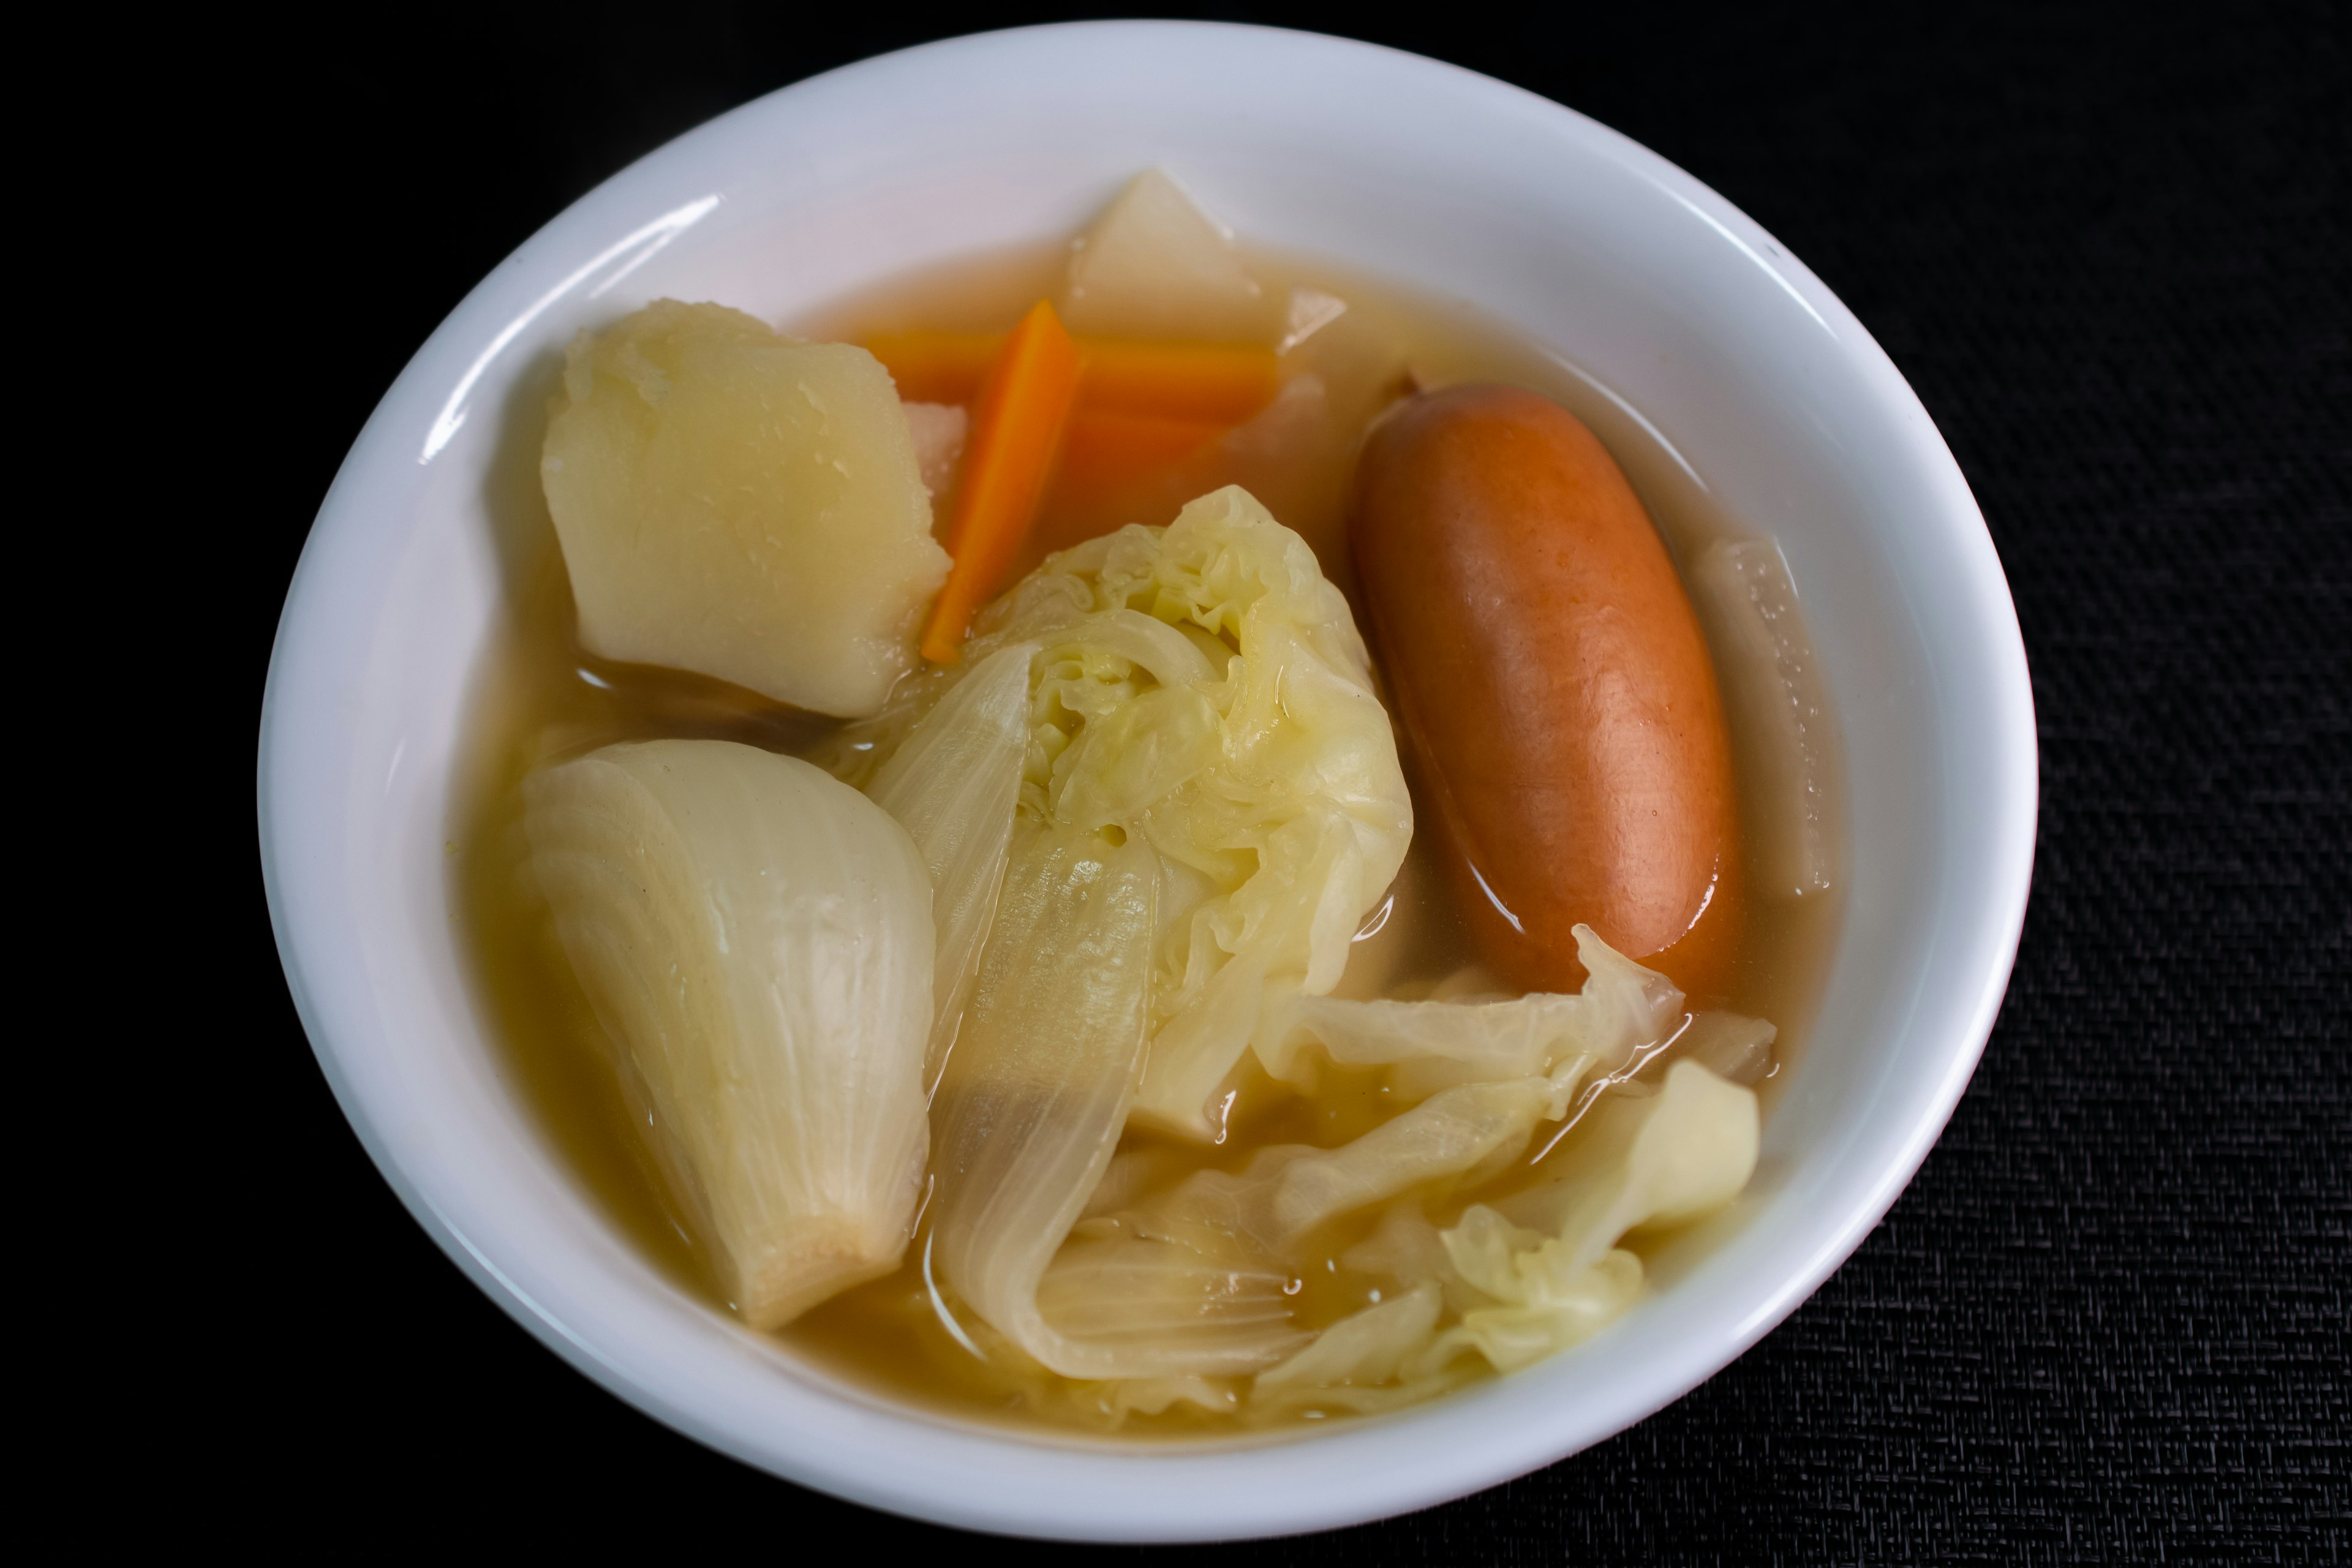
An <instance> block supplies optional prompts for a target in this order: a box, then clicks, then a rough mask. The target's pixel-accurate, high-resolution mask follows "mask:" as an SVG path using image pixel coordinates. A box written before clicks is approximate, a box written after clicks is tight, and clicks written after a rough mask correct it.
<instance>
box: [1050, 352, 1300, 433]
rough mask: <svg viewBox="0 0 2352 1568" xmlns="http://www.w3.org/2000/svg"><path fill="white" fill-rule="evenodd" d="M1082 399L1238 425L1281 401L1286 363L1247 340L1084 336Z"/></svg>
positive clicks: (1125, 410) (1094, 405)
mask: <svg viewBox="0 0 2352 1568" xmlns="http://www.w3.org/2000/svg"><path fill="white" fill-rule="evenodd" d="M1079 347H1080V349H1081V350H1082V351H1083V352H1084V353H1085V355H1086V374H1085V375H1084V376H1083V377H1082V378H1081V379H1080V380H1079V382H1078V402H1079V404H1080V405H1083V406H1085V407H1087V408H1090V409H1103V410H1108V411H1114V412H1118V413H1121V414H1149V415H1152V416H1157V417H1159V418H1161V419H1184V420H1192V421H1195V422H1198V423H1202V424H1209V425H1238V424H1240V423H1241V422H1242V421H1243V420H1244V419H1246V418H1248V417H1249V416H1251V415H1253V414H1255V413H1256V412H1257V411H1258V410H1259V409H1261V408H1263V407H1265V405H1267V404H1268V403H1270V402H1272V401H1273V400H1274V388H1275V380H1276V375H1277V374H1278V372H1279V368H1280V362H1279V361H1277V360H1276V358H1275V355H1274V351H1273V350H1272V349H1265V348H1257V347H1254V346H1252V345H1250V344H1247V343H1158V342H1123V341H1113V340H1109V339H1103V338H1082V339H1080V340H1079Z"/></svg>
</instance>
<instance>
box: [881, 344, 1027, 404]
mask: <svg viewBox="0 0 2352 1568" xmlns="http://www.w3.org/2000/svg"><path fill="white" fill-rule="evenodd" d="M1003 346H1004V334H1003V333H1002V332H886V333H883V334H882V335H880V336H878V337H872V338H868V339H866V352H867V353H870V354H872V355H873V356H874V357H875V358H876V359H878V360H880V361H881V362H882V368H883V369H885V370H887V371H888V372H889V373H890V379H891V380H892V381H895V382H897V383H898V395H899V396H900V397H901V398H903V399H905V400H906V401H907V402H908V403H970V402H971V400H972V399H973V398H974V397H976V396H978V395H980V384H981V383H982V381H984V380H986V379H987V377H988V367H989V365H990V364H991V363H993V362H994V361H995V359H996V352H997V350H999V349H1000V348H1002V347H1003Z"/></svg>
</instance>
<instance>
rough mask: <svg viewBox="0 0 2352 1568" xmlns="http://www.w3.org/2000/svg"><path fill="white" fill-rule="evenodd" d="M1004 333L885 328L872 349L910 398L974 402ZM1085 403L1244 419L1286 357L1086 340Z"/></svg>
mask: <svg viewBox="0 0 2352 1568" xmlns="http://www.w3.org/2000/svg"><path fill="white" fill-rule="evenodd" d="M1003 341H1004V340H1003V338H1001V337H997V336H993V335H991V334H987V333H981V332H886V333H883V334H881V335H879V336H877V337H872V338H868V339H867V340H866V349H867V351H868V352H869V353H872V354H873V355H874V357H875V358H876V359H878V360H880V361H881V362H882V365H883V368H884V369H886V370H887V371H888V372H889V373H890V378H891V379H892V380H893V381H895V382H897V383H898V395H899V396H900V397H903V398H905V399H906V400H907V401H908V402H909V403H970V402H971V400H972V399H973V398H974V397H975V396H977V395H979V392H980V385H981V382H982V379H983V378H984V377H985V376H986V375H987V374H988V367H989V365H990V364H991V363H992V362H993V361H994V359H995V356H996V352H997V350H998V348H999V347H1000V346H1001V345H1002V344H1003ZM1075 341H1076V342H1077V345H1078V350H1079V353H1080V356H1081V358H1082V360H1083V362H1084V367H1083V371H1082V374H1081V375H1080V378H1079V382H1078V403H1079V405H1081V406H1082V407H1086V408H1098V409H1104V410H1108V411H1111V412H1116V413H1121V414H1146V415H1150V416H1155V417H1157V418H1161V419H1183V420H1191V421H1194V422H1197V423H1202V424H1210V425H1238V424H1240V423H1241V422H1242V421H1243V420H1244V419H1246V418H1248V417H1249V416H1251V415H1253V414H1255V413H1256V412H1257V411H1258V410H1259V409H1261V408H1263V407H1265V405H1266V404H1267V403H1269V402H1271V401H1272V400H1273V397H1274V390H1275V383H1276V378H1277V375H1278V373H1279V369H1280V363H1281V362H1280V361H1278V360H1277V359H1276V357H1275V354H1274V351H1273V350H1271V349H1267V348H1261V347H1257V346H1255V345H1254V344H1250V343H1160V342H1124V341H1117V340H1111V339H1102V338H1079V339H1076V340H1075Z"/></svg>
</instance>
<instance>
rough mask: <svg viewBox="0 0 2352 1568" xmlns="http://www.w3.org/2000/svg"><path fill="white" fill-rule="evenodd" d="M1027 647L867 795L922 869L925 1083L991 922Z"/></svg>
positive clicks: (965, 689)
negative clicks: (933, 943)
mask: <svg viewBox="0 0 2352 1568" xmlns="http://www.w3.org/2000/svg"><path fill="white" fill-rule="evenodd" d="M1155 624H1157V623H1155ZM1035 651H1036V647H1035V645H1034V644H1032V643H1016V644H1014V645H1013V647H1008V648H1003V649H1000V650H999V651H997V652H995V653H992V654H991V655H989V656H988V658H985V659H983V660H982V661H981V663H980V664H979V665H978V666H977V667H975V668H973V670H972V671H971V674H970V675H968V676H966V677H964V679H962V680H961V681H959V682H957V684H956V686H955V687H954V689H952V690H950V692H949V693H948V694H947V696H945V697H944V698H942V699H940V705H939V706H938V707H937V708H935V709H933V710H931V712H930V714H929V717H927V718H926V719H925V720H924V721H923V722H922V724H921V725H920V726H919V728H917V730H916V731H915V732H914V733H913V734H912V735H911V736H909V737H908V740H907V742H906V743H905V744H904V745H902V746H900V747H899V748H898V752H896V753H895V754H893V755H892V757H891V758H890V760H889V761H888V762H887V763H883V764H882V769H881V771H880V772H879V773H877V774H876V775H875V777H874V783H873V784H872V785H871V786H869V788H868V790H867V794H869V795H871V796H872V797H873V799H874V802H875V804H876V805H879V806H881V807H882V809H883V810H885V811H887V812H888V813H889V814H890V815H891V816H895V817H897V818H898V823H899V826H903V827H904V828H906V830H907V831H908V834H909V835H911V836H912V837H913V838H914V840H915V847H916V849H917V850H919V852H920V853H921V855H922V857H923V863H924V864H925V865H926V866H927V867H928V868H929V870H930V877H931V889H932V904H931V913H932V917H933V920H934V922H935V923H936V925H937V927H938V931H939V963H938V966H937V969H936V972H935V975H934V979H933V985H932V989H933V1003H934V1006H935V1013H934V1016H933V1020H932V1024H931V1031H930V1044H929V1047H928V1049H927V1050H926V1052H925V1054H924V1059H923V1073H924V1083H925V1084H926V1085H927V1086H928V1085H929V1084H930V1083H931V1082H932V1081H934V1080H935V1079H937V1077H938V1075H939V1070H940V1063H941V1062H943V1061H945V1060H946V1059H947V1053H948V1050H949V1047H951V1046H953V1045H954V1043H955V1037H956V1026H957V1023H958V1021H959V1020H960V1019H961V1017H962V1016H963V1009H964V1004H965V1002H966V1001H967V1000H969V998H970V997H971V984H972V979H973V976H974V975H975V974H977V973H978V972H979V969H980V954H981V950H982V947H984V946H985V945H986V944H987V942H988V929H989V924H990V922H991V921H993V920H994V919H995V918H996V896H997V889H999V887H1001V886H1002V885H1003V881H1004V857H1005V853H1006V849H1007V847H1008V846H1009V845H1010V844H1011V843H1012V841H1013V806H1014V805H1015V804H1016V803H1018V801H1019V800H1020V798H1021V760H1022V758H1023V757H1024V756H1025V755H1026V754H1027V752H1028V750H1029V658H1030V655H1031V654H1033V653H1034V652H1035ZM1186 651H1187V652H1190V651H1191V650H1190V649H1189V648H1188V649H1187V650H1186Z"/></svg>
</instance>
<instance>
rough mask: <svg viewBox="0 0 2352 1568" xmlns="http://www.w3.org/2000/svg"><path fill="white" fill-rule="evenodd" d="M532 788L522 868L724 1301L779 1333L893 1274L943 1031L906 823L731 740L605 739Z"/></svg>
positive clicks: (919, 868)
mask: <svg viewBox="0 0 2352 1568" xmlns="http://www.w3.org/2000/svg"><path fill="white" fill-rule="evenodd" d="M528 793H529V807H528V811H527V813H526V816H525V817H524V826H525V829H526V831H527V832H528V833H529V835H530V846H531V859H530V867H531V873H532V875H533V876H535V877H536V878H537V879H538V881H539V884H540V886H541V888H542V889H544V890H545V892H546V895H547V899H548V901H549V903H550V905H551V907H552V908H553V910H554V914H555V922H556V928H557V930H558V931H559V932H561V934H562V941H563V950H564V952H565V953H566V954H567V955H568V956H569V957H570V959H571V961H572V970H573V972H574V973H577V974H578V975H579V977H580V983H581V985H582V986H583V989H585V990H586V992H587V994H588V998H589V1001H590V1003H591V1004H592V1005H593V1006H594V1007H595V1009H596V1016H597V1018H598V1019H599V1021H600V1022H602V1023H603V1025H604V1030H605V1033H606V1035H607V1036H608V1037H609V1038H610V1039H611V1041H612V1043H613V1045H614V1047H615V1049H616V1052H617V1059H616V1061H615V1063H614V1066H615V1067H616V1068H618V1069H619V1071H620V1074H621V1078H622V1081H623V1082H624V1083H625V1084H626V1085H628V1086H629V1088H630V1089H631V1090H632V1093H631V1098H632V1100H634V1101H635V1103H636V1105H637V1108H638V1110H639V1113H640V1114H641V1115H643V1116H645V1117H646V1120H647V1121H648V1122H649V1124H650V1128H651V1131H652V1134H653V1139H654V1143H655V1149H656V1154H657V1156H658V1157H659V1159H660V1162H661V1165H662V1168H663V1171H664V1173H665V1174H666V1175H667V1178H668V1180H669V1184H670V1187H671V1190H672V1192H673V1193H674V1194H677V1197H678V1198H679V1199H680V1200H681V1201H682V1202H683V1203H684V1204H685V1205H686V1206H687V1207H688V1211H689V1212H690V1213H691V1215H693V1218H694V1222H695V1229H696V1231H697V1232H698V1235H699V1236H701V1237H702V1238H703V1239H704V1240H705V1241H706V1242H707V1243H708V1244H709V1246H710V1247H711V1249H712V1252H713V1255H714V1256H715V1258H717V1260H718V1263H719V1268H720V1270H721V1272H722V1275H723V1279H722V1281H721V1284H722V1287H723V1288H724V1289H725V1290H726V1291H727V1295H728V1299H729V1300H730V1301H732V1302H733V1303H734V1304H735V1306H736V1308H737V1310H740V1312H741V1313H742V1314H743V1317H744V1319H745V1321H748V1322H750V1323H751V1324H752V1325H753V1326H754V1327H757V1328H772V1327H773V1326H775V1325H776V1324H779V1323H782V1322H784V1321H788V1320H790V1319H791V1318H793V1316H795V1315H796V1314H797V1313H799V1312H800V1311H801V1310H803V1309H804V1308H806V1307H808V1306H809V1305H810V1304H812V1303H813V1302H815V1301H820V1300H824V1298H825V1297H827V1296H830V1295H833V1294H834V1293H835V1292H836V1291H839V1290H843V1289H847V1288H848V1287H850V1286H852V1285H855V1284H856V1283H858V1282H859V1281H860V1280H863V1279H873V1278H874V1277H875V1276H877V1275H878V1274H886V1273H887V1272H889V1271H890V1270H891V1269H892V1268H896V1267H898V1258H899V1255H900V1254H901V1253H903V1252H904V1251H905V1250H906V1246H907V1237H908V1227H909V1225H910V1223H911V1222H912V1220H913V1217H914V1212H915V1201H916V1198H917V1196H918V1195H919V1192H920V1189H921V1185H922V1178H923V1154H924V1150H925V1148H926V1146H927V1143H928V1139H927V1136H926V1131H925V1127H924V1121H923V1082H922V1077H921V1073H922V1060H923V1042H924V1039H925V1038H926V1037H927V1036H928V1035H929V1032H930V1026H931V945H932V936H931V920H930V902H931V888H930V879H929V876H928V875H927V874H926V872H925V871H924V868H923V863H922V861H921V860H920V859H919V858H917V855H916V853H915V848H914V846H913V845H912V844H911V843H909V842H908V837H907V835H906V833H905V832H904V830H902V829H901V828H900V827H899V826H898V824H896V823H894V822H893V821H891V820H890V818H889V817H888V816H887V815H886V814H885V813H883V812H882V811H881V810H880V809H879V808H878V807H877V806H876V805H873V804H872V803H871V802H869V801H868V800H866V798H865V797H864V796H863V795H859V794H858V793H857V792H856V791H855V790H853V789H850V788H848V787H846V786H845V785H844V784H839V783H837V782H836V781H835V780H833V779H831V778H828V777H826V776H825V775H824V773H821V772H819V771H818V770H817V769H815V768H813V767H811V766H810V765H809V764H808V763H803V762H800V761H798V760H796V759H794V758H792V757H779V756H775V755H772V753H770V752H761V751H758V750H755V749H753V748H752V747H750V746H739V745H737V744H735V743H734V742H729V741H654V742H646V743H642V744H633V745H618V746H607V747H605V748H604V749H603V750H602V751H598V752H592V753H591V754H590V755H588V756H585V757H583V758H580V759H579V760H577V761H575V762H570V763H563V764H562V765H561V766H559V767H554V768H550V769H547V770H545V771H543V772H541V773H536V774H534V775H532V777H531V779H530V783H529V785H528Z"/></svg>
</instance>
